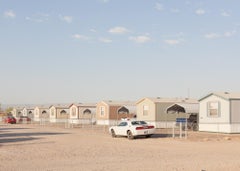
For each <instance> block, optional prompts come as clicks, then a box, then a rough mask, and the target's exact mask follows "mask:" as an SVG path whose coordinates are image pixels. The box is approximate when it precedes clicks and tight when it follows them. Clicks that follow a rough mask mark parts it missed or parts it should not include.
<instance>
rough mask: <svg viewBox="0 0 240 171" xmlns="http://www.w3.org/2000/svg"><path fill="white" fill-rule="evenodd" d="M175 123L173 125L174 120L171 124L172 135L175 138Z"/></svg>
mask: <svg viewBox="0 0 240 171" xmlns="http://www.w3.org/2000/svg"><path fill="white" fill-rule="evenodd" d="M174 129H175V125H174V122H173V125H172V137H173V138H175V130H174Z"/></svg>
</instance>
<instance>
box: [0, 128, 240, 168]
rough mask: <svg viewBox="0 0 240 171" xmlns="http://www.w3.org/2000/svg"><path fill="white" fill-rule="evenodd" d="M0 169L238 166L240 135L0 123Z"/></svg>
mask: <svg viewBox="0 0 240 171" xmlns="http://www.w3.org/2000/svg"><path fill="white" fill-rule="evenodd" d="M0 161H1V162H0V170H1V171H11V170H12V171H28V170H29V171H35V170H36V171H72V170H73V171H75V170H76V171H110V170H111V171H112V170H115V171H118V170H120V171H126V170H133V171H155V170H156V171H159V170H161V171H165V170H167V171H168V170H170V171H171V170H173V171H183V170H184V171H188V170H191V171H202V170H205V171H215V170H216V171H219V170H220V171H221V170H240V135H237V134H234V135H229V134H218V133H202V132H189V133H188V138H187V139H186V138H181V139H180V138H179V137H178V136H177V137H175V138H172V137H171V131H170V130H169V131H166V130H161V129H159V130H157V132H156V134H155V135H154V136H153V137H151V138H141V137H140V138H137V139H134V140H128V139H126V138H124V137H118V138H112V137H111V136H110V135H109V133H108V128H107V127H84V128H82V127H79V128H69V129H66V128H64V127H61V126H51V125H48V126H47V125H45V126H41V125H37V124H22V125H21V124H13V125H11V124H9V125H4V124H0Z"/></svg>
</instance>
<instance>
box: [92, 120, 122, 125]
mask: <svg viewBox="0 0 240 171" xmlns="http://www.w3.org/2000/svg"><path fill="white" fill-rule="evenodd" d="M119 122H121V121H120V120H107V119H106V120H97V125H109V126H112V125H117V124H118V123H119Z"/></svg>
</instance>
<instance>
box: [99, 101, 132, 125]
mask: <svg viewBox="0 0 240 171" xmlns="http://www.w3.org/2000/svg"><path fill="white" fill-rule="evenodd" d="M135 117H136V105H135V102H129V101H127V102H124V101H112V100H109V101H101V102H99V103H97V111H96V119H97V124H98V125H115V124H117V123H118V122H119V120H121V119H122V118H135Z"/></svg>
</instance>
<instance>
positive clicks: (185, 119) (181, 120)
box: [176, 118, 187, 138]
mask: <svg viewBox="0 0 240 171" xmlns="http://www.w3.org/2000/svg"><path fill="white" fill-rule="evenodd" d="M176 122H177V123H179V125H180V135H179V136H180V138H182V125H183V124H185V126H186V125H187V118H176ZM185 137H186V128H185Z"/></svg>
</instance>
